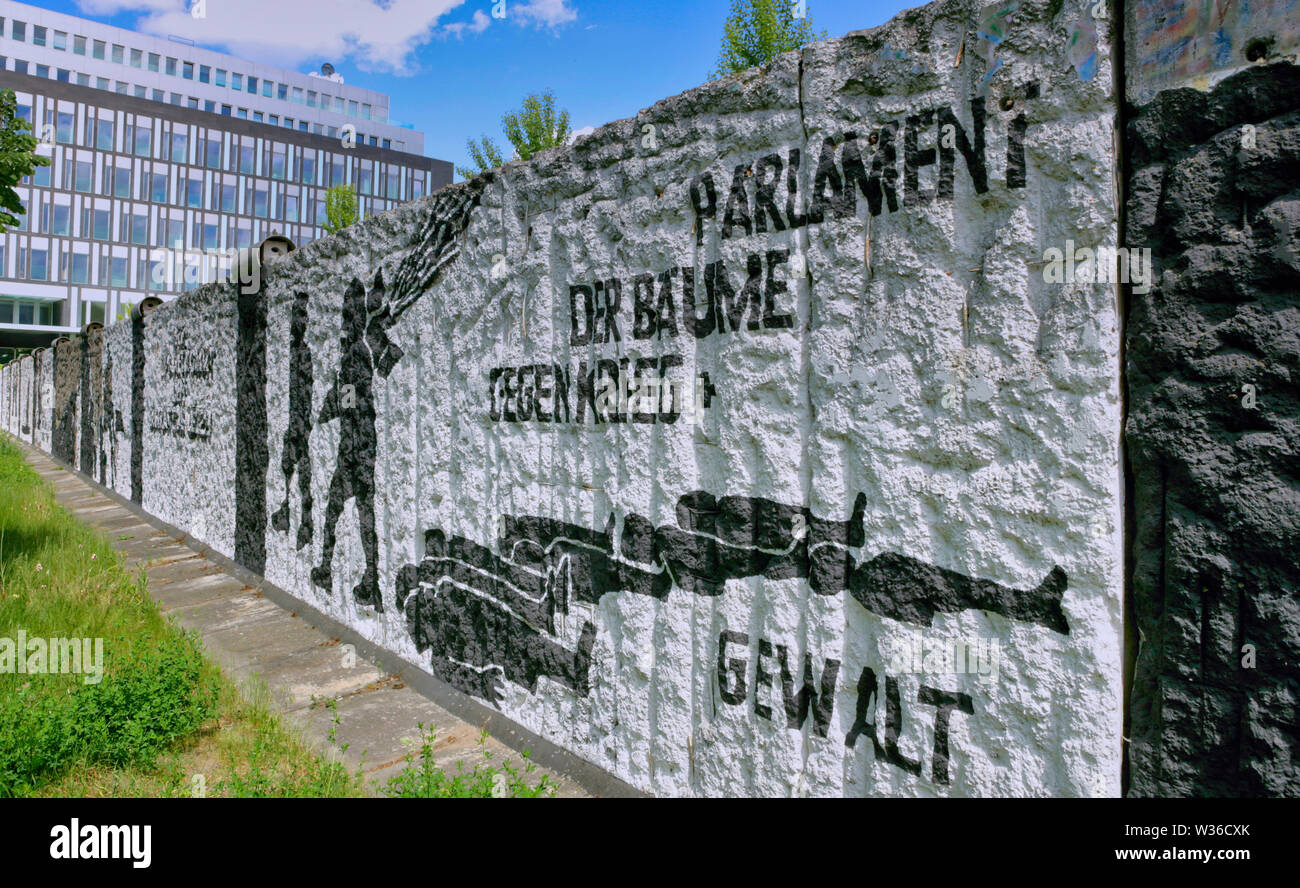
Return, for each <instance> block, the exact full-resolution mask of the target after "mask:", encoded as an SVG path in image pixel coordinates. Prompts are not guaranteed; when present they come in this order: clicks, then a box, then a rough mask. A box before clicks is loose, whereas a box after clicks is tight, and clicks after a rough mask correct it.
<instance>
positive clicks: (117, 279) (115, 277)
mask: <svg viewBox="0 0 1300 888" xmlns="http://www.w3.org/2000/svg"><path fill="white" fill-rule="evenodd" d="M111 269H112V276H111V277H110V278H109V283H111V284H112V285H113V286H114V287H125V286H126V283H127V276H126V272H127V267H126V257H125V256H114V257H113V258H112V260H111Z"/></svg>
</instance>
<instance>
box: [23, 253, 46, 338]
mask: <svg viewBox="0 0 1300 888" xmlns="http://www.w3.org/2000/svg"><path fill="white" fill-rule="evenodd" d="M31 254H32V266H31V274H30V276H31V279H32V280H34V281H48V280H49V279H50V253H49V250H46V249H43V248H39V247H32V249H31ZM28 308H29V310H30V306H28ZM27 323H31V322H30V321H28V322H27Z"/></svg>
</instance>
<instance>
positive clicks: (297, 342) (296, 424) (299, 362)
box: [271, 292, 312, 549]
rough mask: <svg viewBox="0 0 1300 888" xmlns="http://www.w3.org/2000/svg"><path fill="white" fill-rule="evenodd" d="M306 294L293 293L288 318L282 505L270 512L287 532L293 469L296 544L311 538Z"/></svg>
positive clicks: (309, 376)
mask: <svg viewBox="0 0 1300 888" xmlns="http://www.w3.org/2000/svg"><path fill="white" fill-rule="evenodd" d="M309 298H310V295H309V294H308V293H305V292H299V293H295V294H294V297H293V308H292V314H291V316H290V320H289V427H288V428H287V429H286V430H285V433H284V449H283V451H281V455H280V471H281V472H282V473H283V474H284V505H283V506H281V507H280V508H279V509H278V510H277V511H276V513H275V514H274V515H272V516H271V526H272V527H274V528H275V529H276V530H278V531H280V533H288V532H289V492H290V490H291V488H292V483H293V473H294V472H295V471H296V472H297V473H298V494H299V496H300V498H301V499H302V520H301V521H300V522H299V524H298V546H297V548H299V549H301V548H302V547H303V546H305V545H307V544H308V543H310V542H311V538H312V518H311V511H312V497H311V448H310V447H309V446H308V443H309V441H310V440H311V425H312V423H311V387H312V369H311V348H310V347H308V345H307V301H308V299H309Z"/></svg>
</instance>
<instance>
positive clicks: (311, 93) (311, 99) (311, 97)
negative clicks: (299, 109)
mask: <svg viewBox="0 0 1300 888" xmlns="http://www.w3.org/2000/svg"><path fill="white" fill-rule="evenodd" d="M307 107H308V108H315V107H316V91H315V90H312V89H309V90H307Z"/></svg>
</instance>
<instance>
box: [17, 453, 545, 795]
mask: <svg viewBox="0 0 1300 888" xmlns="http://www.w3.org/2000/svg"><path fill="white" fill-rule="evenodd" d="M131 537H132V535H131V534H119V535H117V539H118V540H119V541H120V540H127V539H130V538H131ZM19 630H23V631H25V633H26V635H27V637H28V638H46V639H48V638H78V639H82V638H89V639H102V640H103V647H102V650H103V662H102V678H101V680H100V681H98V682H97V683H87V682H86V681H85V675H82V674H71V673H69V674H60V673H54V674H51V673H46V674H18V673H16V672H5V671H3V664H2V663H0V798H2V797H11V796H45V797H84V798H94V797H115V798H121V797H140V796H143V797H173V798H180V797H196V796H199V797H208V796H230V797H240V798H269V797H275V798H283V797H311V798H320V797H331V798H333V797H356V796H361V795H364V794H365V790H364V785H365V782H364V778H363V776H362V774H361V773H360V772H359V771H358V772H350V771H349V770H348V769H347V767H346V766H345V765H344V764H343V763H342V762H341V761H340V760H339V756H338V755H335V756H321V755H318V754H317V753H315V752H313V751H312V750H311V748H310V747H309V746H308V745H307V744H306V743H305V742H304V741H303V740H302V739H301V737H300V736H299V735H298V734H297V733H296V732H295V731H292V730H290V729H288V728H286V727H285V725H284V724H283V722H282V720H281V718H280V716H279V715H278V714H277V713H276V712H275V710H274V707H273V706H272V705H271V702H270V697H269V694H268V693H267V691H266V689H265V687H264V686H261V685H259V684H248V685H245V686H244V687H243V688H242V690H241V689H240V688H237V687H236V686H235V685H234V684H233V683H232V682H230V681H229V680H228V679H226V678H225V677H223V676H222V674H221V672H220V670H219V669H218V668H217V667H216V666H215V665H214V664H213V663H212V662H211V661H210V660H208V659H207V657H206V656H205V655H204V653H203V649H202V647H201V645H200V643H199V641H198V638H197V636H196V635H194V634H193V633H189V632H186V631H184V630H182V629H181V628H179V627H177V626H176V625H174V624H173V623H171V622H170V621H168V620H167V619H166V618H165V617H164V616H163V615H162V614H161V613H160V612H159V610H158V608H157V605H156V604H155V603H154V602H153V600H152V599H151V598H150V597H149V595H148V591H147V588H146V584H145V577H144V572H143V570H141V571H139V572H138V573H136V574H134V575H132V574H131V573H130V572H129V571H128V570H127V569H126V567H125V566H124V565H123V563H122V560H121V556H119V555H118V553H116V552H115V551H114V550H113V549H112V547H111V546H110V545H109V543H108V542H107V541H106V540H105V539H103V538H102V537H100V536H99V535H98V534H96V533H95V532H94V531H92V530H91V529H89V528H87V527H86V526H85V525H83V524H81V523H80V522H79V521H77V519H76V518H74V517H73V516H72V515H71V514H70V513H69V512H67V511H65V510H64V509H63V508H61V507H60V506H59V505H58V504H57V502H55V499H54V494H53V492H52V491H51V489H50V487H49V485H48V484H46V483H45V482H44V481H43V480H42V479H41V477H40V476H39V475H37V474H36V472H35V471H33V470H32V468H31V467H30V466H29V465H27V463H26V461H25V460H24V459H23V455H22V452H21V451H20V450H19V448H18V447H17V446H16V445H15V444H14V443H13V441H12V439H10V438H9V437H8V436H7V435H5V434H4V433H3V432H0V639H4V638H8V639H15V638H16V637H17V634H18V631H19ZM83 665H84V664H83ZM319 705H325V706H328V707H330V708H331V709H332V710H333V711H334V725H335V728H337V726H338V723H339V717H338V713H337V707H336V705H335V703H334V701H320V704H319ZM333 738H334V731H333V730H332V731H331V734H330V739H331V741H332V740H333ZM486 740H487V735H486V734H484V735H483V736H482V737H481V738H480V740H479V749H478V752H477V755H476V761H475V763H474V764H473V765H472V766H471V767H469V768H466V766H465V763H464V762H461V763H459V764H458V766H457V768H456V769H455V770H454V771H453V772H450V773H448V772H447V771H445V770H443V769H441V768H438V767H437V766H436V765H435V764H434V762H433V746H434V732H433V731H432V730H426V729H425V727H424V726H423V725H421V726H420V738H419V740H418V741H417V742H416V743H414V744H412V751H411V752H410V753H409V754H408V755H407V757H406V767H405V769H404V770H403V771H402V772H401V773H400V774H398V775H397V776H396V777H393V778H392V779H391V780H389V781H388V783H387V785H386V786H385V787H381V788H379V789H380V791H381V792H382V793H383V794H385V795H388V796H393V797H401V798H494V797H495V798H501V797H511V798H539V797H550V796H553V795H554V794H555V790H556V784H555V782H554V781H553V780H551V778H550V777H548V776H545V775H541V776H540V777H539V776H538V775H537V774H536V771H537V767H536V765H534V764H533V763H532V762H531V761H528V753H527V752H525V753H523V759H524V763H523V766H522V767H518V766H516V765H513V764H512V763H511V762H510V761H508V760H504V759H503V760H500V761H499V762H498V761H497V760H496V759H495V756H494V754H493V752H492V751H491V750H488V749H487V748H486ZM336 751H337V752H338V753H340V754H341V753H342V752H344V751H346V747H342V748H338V749H337V750H336Z"/></svg>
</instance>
